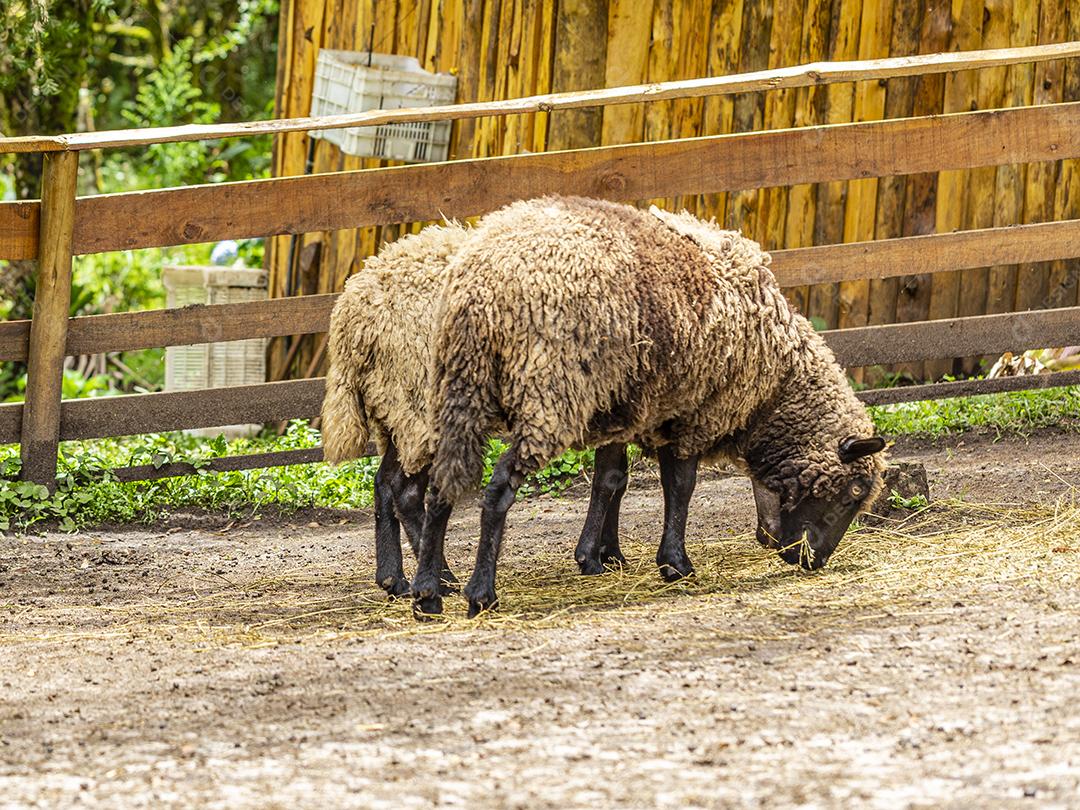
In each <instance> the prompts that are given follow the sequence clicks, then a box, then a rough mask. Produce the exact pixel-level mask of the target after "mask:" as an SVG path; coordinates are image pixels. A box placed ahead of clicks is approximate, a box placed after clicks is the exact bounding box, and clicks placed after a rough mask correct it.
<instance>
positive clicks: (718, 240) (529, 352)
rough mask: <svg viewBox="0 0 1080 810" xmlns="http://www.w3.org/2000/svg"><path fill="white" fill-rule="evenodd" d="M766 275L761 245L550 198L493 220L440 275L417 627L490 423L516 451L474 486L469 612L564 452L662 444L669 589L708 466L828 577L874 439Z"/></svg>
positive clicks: (764, 528) (491, 588)
mask: <svg viewBox="0 0 1080 810" xmlns="http://www.w3.org/2000/svg"><path fill="white" fill-rule="evenodd" d="M768 264H769V257H768V255H767V254H766V253H764V252H763V251H762V250H761V248H760V247H759V246H758V245H757V244H756V243H754V242H752V241H751V240H749V239H745V238H743V237H741V236H740V235H738V234H736V233H732V232H727V231H722V230H720V229H719V228H717V227H716V226H714V225H711V224H707V223H703V222H701V221H700V220H697V219H695V218H693V217H690V216H689V215H677V216H676V215H667V214H663V213H662V212H654V213H649V212H645V211H641V210H638V209H636V208H633V207H630V206H625V205H617V204H613V203H609V202H602V201H598V200H587V199H581V198H558V197H548V198H543V199H539V200H531V201H526V202H520V203H515V204H513V205H510V206H507V207H506V208H504V209H502V210H500V211H497V212H495V213H492V214H489V215H487V216H486V217H484V218H483V219H482V220H481V221H480V223H479V224H478V225H477V227H476V228H475V229H474V232H473V233H472V234H471V235H470V236H469V238H468V240H466V242H465V243H464V244H463V245H462V247H461V248H460V250H459V251H458V252H457V253H456V254H455V256H454V257H453V259H452V260H451V262H450V264H449V282H448V285H447V288H446V290H445V292H444V297H443V302H442V305H441V307H440V309H439V312H438V314H437V316H436V320H437V322H438V327H437V332H436V337H435V343H434V349H433V351H434V357H435V360H436V362H435V365H434V367H433V375H432V378H431V386H432V398H433V400H432V414H433V419H434V423H433V428H434V431H435V435H436V436H437V441H436V446H435V452H434V462H433V465H432V468H431V487H430V489H429V492H428V496H427V504H426V506H427V519H426V522H425V525H424V534H423V542H422V543H421V550H420V562H419V567H418V570H417V574H416V578H415V580H414V582H413V594H414V599H415V600H416V602H415V607H416V610H417V612H418V613H419V614H427V613H434V612H438V611H440V610H441V606H442V605H441V599H440V598H439V593H438V583H439V580H438V572H439V564H440V561H441V559H442V540H443V534H444V532H445V527H446V519H447V517H448V515H449V511H450V505H451V504H452V503H454V502H455V501H456V500H458V499H459V498H460V497H461V496H462V494H463V493H465V492H466V491H468V490H469V489H470V488H472V487H475V485H476V484H477V482H478V480H479V478H480V473H481V470H482V463H483V451H484V438H485V436H486V435H487V431H488V426H490V425H491V424H492V422H493V421H501V422H502V423H503V424H504V425H505V427H506V431H507V435H508V436H509V444H510V446H509V449H508V450H507V451H506V453H505V454H504V455H503V456H502V458H501V459H500V460H499V462H498V464H497V465H496V467H495V470H494V474H493V476H492V479H491V483H490V484H489V485H488V486H487V488H486V489H485V491H484V496H483V511H482V516H481V538H480V545H479V547H478V550H477V561H476V568H475V570H474V572H473V576H472V578H471V580H470V582H469V584H468V585H467V587H466V589H465V593H466V595H467V596H468V598H469V612H470V615H475V614H476V613H477V612H479V611H481V610H483V609H486V608H489V607H492V606H493V605H494V604H495V602H496V594H495V563H496V559H497V557H498V552H499V546H500V543H501V540H502V535H503V529H504V524H505V518H506V512H507V510H508V509H509V507H510V505H511V504H512V503H513V501H514V494H515V492H516V490H517V488H518V487H519V486H520V485H521V483H522V482H523V481H524V479H525V477H526V476H527V475H528V474H530V473H532V472H533V471H535V470H537V469H539V468H541V467H542V466H543V465H544V464H546V463H547V462H549V461H550V460H551V459H552V458H554V457H556V456H557V455H559V454H560V453H562V452H563V451H564V450H566V449H567V448H570V447H584V446H601V445H606V444H613V443H614V444H621V443H625V442H628V441H640V442H642V443H643V444H644V445H646V446H648V447H652V448H656V449H657V454H658V456H659V462H660V468H661V474H662V478H663V485H664V495H665V514H664V531H663V536H662V540H661V544H660V550H659V552H658V553H657V562H658V564H659V565H660V568H661V571H662V573H663V574H664V575H665V576H666V577H668V578H677V577H680V576H684V575H686V574H688V573H690V571H691V570H692V568H691V565H690V561H689V559H688V558H687V555H686V551H685V548H684V535H685V527H686V516H687V507H688V503H689V499H690V496H691V493H692V492H693V489H694V485H695V480H696V470H697V466H698V463H699V460H702V459H705V460H716V459H723V460H726V461H731V460H734V461H736V462H737V463H738V464H740V465H741V466H742V467H743V469H745V470H746V472H747V473H748V474H749V475H750V477H751V479H752V481H753V484H754V491H755V500H756V502H757V504H758V512H759V519H758V537H759V539H761V540H762V541H763V542H765V543H766V544H767V545H769V546H772V547H774V548H777V549H778V550H779V551H780V553H781V555H782V556H783V558H784V559H785V560H787V561H788V562H792V563H800V564H802V565H803V566H804V567H806V568H817V567H820V566H821V565H823V564H824V563H825V561H826V560H827V559H828V557H829V555H830V554H831V553H832V552H833V550H834V549H835V547H836V545H837V543H838V542H839V540H840V537H841V536H842V535H843V533H844V531H845V530H846V528H847V526H848V524H849V523H850V522H851V520H852V519H853V517H854V516H855V514H856V513H857V512H858V511H859V510H860V508H862V506H863V505H864V504H867V503H869V502H870V500H871V498H872V497H873V496H874V495H875V494H876V491H877V489H878V488H879V487H880V479H881V470H882V468H883V461H882V458H881V456H880V451H881V450H882V449H883V446H884V443H883V442H882V441H881V439H879V438H876V437H874V436H873V428H872V425H871V422H870V420H869V418H868V416H867V414H866V411H865V409H864V408H863V406H862V405H861V403H860V402H859V401H858V400H857V399H856V398H855V396H854V394H853V392H852V391H851V389H850V387H849V386H848V383H847V381H846V379H845V376H844V373H843V370H842V369H841V368H840V367H839V366H838V365H837V363H836V360H835V358H834V357H833V355H832V352H831V351H830V350H829V349H828V347H827V346H826V345H825V343H824V341H823V340H822V339H821V337H820V336H819V335H817V334H816V333H815V332H814V330H813V328H812V327H811V325H810V324H809V323H808V322H807V321H806V319H805V318H803V317H801V316H800V315H798V314H797V313H795V312H794V311H793V310H792V309H791V307H790V306H789V305H788V303H787V301H786V300H785V298H784V296H783V294H782V293H781V291H780V289H779V287H778V286H777V284H776V280H775V279H774V277H773V275H772V273H771V272H770V271H769V269H768ZM601 495H603V493H601Z"/></svg>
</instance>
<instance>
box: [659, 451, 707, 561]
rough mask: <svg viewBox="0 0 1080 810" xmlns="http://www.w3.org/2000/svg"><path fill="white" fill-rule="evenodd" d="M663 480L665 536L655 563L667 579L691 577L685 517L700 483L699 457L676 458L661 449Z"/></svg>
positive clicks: (661, 478) (661, 541)
mask: <svg viewBox="0 0 1080 810" xmlns="http://www.w3.org/2000/svg"><path fill="white" fill-rule="evenodd" d="M658 456H659V460H660V483H661V485H662V486H663V488H664V535H663V537H662V538H661V540H660V550H659V551H657V552H656V564H657V565H658V566H660V575H661V576H662V577H663V578H664V579H665V580H667V581H668V582H674V581H675V580H677V579H682V578H683V577H688V576H690V575H691V574H692V573H694V566H693V565H692V564H691V563H690V558H689V557H688V556H686V517H687V513H688V511H689V507H690V496H691V495H693V493H694V485H695V484H696V483H697V465H698V457H697V456H692V457H690V458H687V459H680V458H676V457H675V454H674V453H673V452H672V451H671V450H670V449H669V448H667V447H662V448H660V452H659V454H658Z"/></svg>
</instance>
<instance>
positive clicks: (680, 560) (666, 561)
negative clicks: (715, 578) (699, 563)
mask: <svg viewBox="0 0 1080 810" xmlns="http://www.w3.org/2000/svg"><path fill="white" fill-rule="evenodd" d="M656 564H657V565H658V566H659V568H660V576H661V577H663V578H664V582H678V581H679V580H680V579H686V577H688V576H691V575H692V574H693V573H694V566H693V564H691V562H690V558H689V557H687V556H686V554H685V553H684V554H668V555H663V554H657V555H656Z"/></svg>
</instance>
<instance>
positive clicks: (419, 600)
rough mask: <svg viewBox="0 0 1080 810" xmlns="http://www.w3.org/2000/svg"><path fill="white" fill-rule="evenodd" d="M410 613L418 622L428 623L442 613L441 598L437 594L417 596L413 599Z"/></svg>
mask: <svg viewBox="0 0 1080 810" xmlns="http://www.w3.org/2000/svg"><path fill="white" fill-rule="evenodd" d="M412 611H413V618H414V619H416V620H417V621H418V622H426V621H430V620H431V619H433V618H434V617H436V616H438V615H440V614H441V613H442V597H441V596H439V594H437V593H433V594H429V595H427V596H417V597H415V598H414V599H413V603H412Z"/></svg>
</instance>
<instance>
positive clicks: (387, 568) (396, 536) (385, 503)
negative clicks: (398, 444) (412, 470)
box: [375, 445, 409, 596]
mask: <svg viewBox="0 0 1080 810" xmlns="http://www.w3.org/2000/svg"><path fill="white" fill-rule="evenodd" d="M400 474H401V464H400V463H399V462H398V457H397V451H396V450H395V449H394V446H393V445H390V446H389V447H388V448H387V450H386V454H385V455H384V456H383V458H382V462H381V463H380V464H379V469H378V471H377V472H376V473H375V581H376V582H377V583H379V587H380V588H382V589H383V590H384V591H386V592H387V593H388V594H390V596H403V595H404V594H407V593H408V592H409V580H407V579H405V570H404V569H403V568H402V564H401V524H400V523H399V522H398V518H397V515H396V514H395V513H394V490H393V487H394V479H395V477H397V476H398V475H400Z"/></svg>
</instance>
